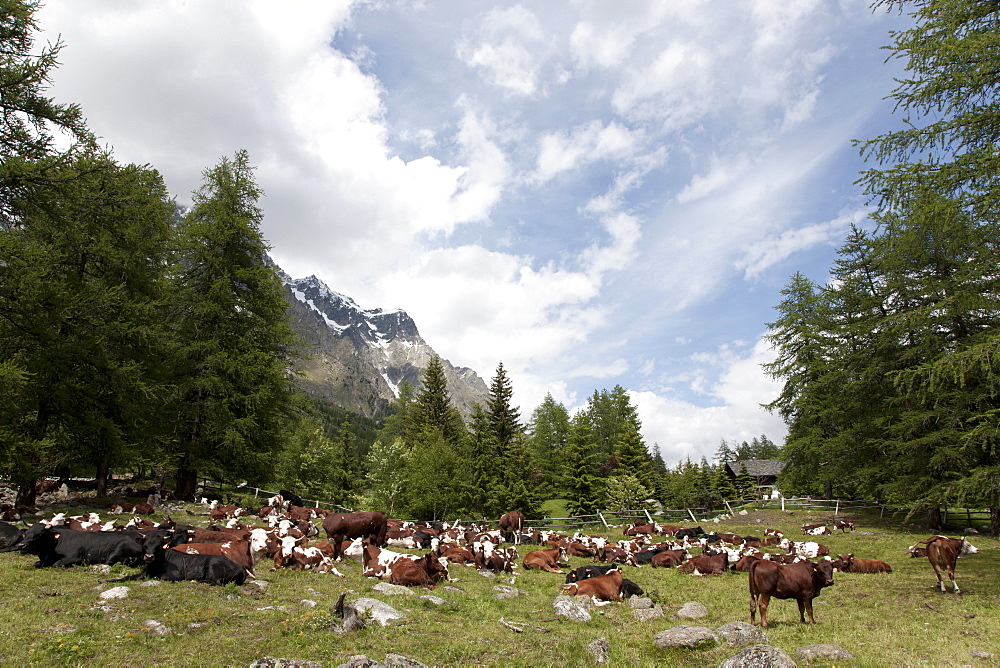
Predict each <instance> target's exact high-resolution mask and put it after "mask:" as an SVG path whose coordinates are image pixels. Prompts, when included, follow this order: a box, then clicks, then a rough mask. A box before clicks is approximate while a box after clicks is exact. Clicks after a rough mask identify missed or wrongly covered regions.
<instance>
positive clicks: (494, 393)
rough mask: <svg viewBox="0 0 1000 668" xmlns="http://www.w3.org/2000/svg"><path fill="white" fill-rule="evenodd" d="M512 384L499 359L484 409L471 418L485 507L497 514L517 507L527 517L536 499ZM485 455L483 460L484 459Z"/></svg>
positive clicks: (536, 501) (534, 512) (488, 513)
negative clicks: (514, 403)
mask: <svg viewBox="0 0 1000 668" xmlns="http://www.w3.org/2000/svg"><path fill="white" fill-rule="evenodd" d="M513 394H514V391H513V387H512V385H511V382H510V379H509V378H508V377H507V372H506V370H505V369H504V367H503V363H502V362H501V363H500V364H499V365H498V366H497V371H496V375H495V376H494V377H493V381H492V382H491V383H490V393H489V397H488V398H487V402H486V409H485V411H482V412H481V414H480V419H478V420H477V419H474V420H473V433H474V443H475V447H476V456H477V457H478V458H479V459H480V462H481V467H482V469H483V474H484V475H483V477H482V478H481V479H480V483H481V484H483V485H484V495H483V496H484V508H483V509H484V511H485V512H486V513H487V515H488V516H496V517H499V516H500V515H502V514H503V513H505V512H508V511H510V510H520V511H521V512H522V513H524V515H525V516H526V517H531V516H533V515H535V514H536V513H537V510H538V505H539V499H538V496H537V492H536V490H535V485H534V484H533V482H532V480H531V473H532V468H533V467H532V464H531V458H530V453H529V451H528V445H527V438H526V436H525V434H524V428H523V427H522V425H521V423H520V412H519V411H518V410H517V408H516V407H514V406H513V405H512V404H511V400H512V398H513ZM483 458H485V460H484V459H483Z"/></svg>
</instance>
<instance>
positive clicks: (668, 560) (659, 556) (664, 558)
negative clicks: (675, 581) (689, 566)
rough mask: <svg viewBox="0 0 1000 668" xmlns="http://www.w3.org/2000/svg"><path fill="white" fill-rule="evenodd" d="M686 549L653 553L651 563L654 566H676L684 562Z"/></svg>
mask: <svg viewBox="0 0 1000 668" xmlns="http://www.w3.org/2000/svg"><path fill="white" fill-rule="evenodd" d="M684 556H685V552H684V550H663V551H661V552H657V553H656V554H654V555H653V559H652V560H651V561H650V562H649V565H650V566H652V567H653V568H675V567H677V566H680V565H681V564H683V563H684Z"/></svg>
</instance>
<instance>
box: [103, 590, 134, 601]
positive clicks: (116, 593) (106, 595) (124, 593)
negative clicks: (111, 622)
mask: <svg viewBox="0 0 1000 668" xmlns="http://www.w3.org/2000/svg"><path fill="white" fill-rule="evenodd" d="M128 592H129V589H128V587H112V588H111V589H108V590H107V591H102V592H101V594H100V596H101V598H102V599H104V600H105V601H109V600H111V599H113V598H128Z"/></svg>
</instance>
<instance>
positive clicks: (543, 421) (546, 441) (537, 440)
mask: <svg viewBox="0 0 1000 668" xmlns="http://www.w3.org/2000/svg"><path fill="white" fill-rule="evenodd" d="M569 421H570V419H569V411H568V410H566V406H564V405H563V404H561V403H559V402H557V401H556V400H555V399H553V398H552V395H551V394H546V395H545V399H544V400H543V401H542V403H541V405H539V406H538V408H536V409H535V410H534V412H533V413H532V414H531V420H530V422H529V423H528V432H529V433H530V437H529V442H530V444H531V456H532V459H533V460H534V462H535V465H536V466H538V467H539V468H540V469H541V471H542V475H544V476H545V487H546V488H548V489H550V490H551V489H554V488H555V487H557V486H558V484H559V478H560V469H561V462H562V458H563V455H564V454H565V449H566V442H567V440H568V439H569V429H570V427H569Z"/></svg>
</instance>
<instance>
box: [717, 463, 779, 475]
mask: <svg viewBox="0 0 1000 668" xmlns="http://www.w3.org/2000/svg"><path fill="white" fill-rule="evenodd" d="M743 464H746V465H747V473H749V474H750V475H751V476H753V477H755V478H759V477H761V476H776V475H778V474H779V473H781V470H782V469H783V468H785V462H783V461H780V460H777V459H745V460H743V461H741V462H726V468H728V469H729V471H730V472H731V473H732V474H733V475H739V474H740V467H741V466H742V465H743Z"/></svg>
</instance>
